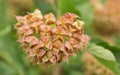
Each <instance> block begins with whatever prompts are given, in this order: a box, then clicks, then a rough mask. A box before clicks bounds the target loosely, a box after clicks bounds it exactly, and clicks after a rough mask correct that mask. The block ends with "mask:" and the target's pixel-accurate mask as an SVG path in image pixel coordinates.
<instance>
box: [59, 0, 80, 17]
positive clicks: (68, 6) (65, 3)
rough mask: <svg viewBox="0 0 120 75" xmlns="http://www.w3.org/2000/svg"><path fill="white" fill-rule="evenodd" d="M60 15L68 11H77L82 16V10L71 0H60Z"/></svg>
mask: <svg viewBox="0 0 120 75" xmlns="http://www.w3.org/2000/svg"><path fill="white" fill-rule="evenodd" d="M58 9H59V10H58V15H59V16H61V15H63V14H64V13H66V12H71V13H75V14H77V15H78V16H80V12H79V11H78V10H77V9H76V8H75V6H74V5H73V4H72V2H71V1H70V0H59V5H58Z"/></svg>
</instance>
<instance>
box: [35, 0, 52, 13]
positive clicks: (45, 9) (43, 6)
mask: <svg viewBox="0 0 120 75" xmlns="http://www.w3.org/2000/svg"><path fill="white" fill-rule="evenodd" d="M34 3H35V6H36V8H39V9H40V10H41V12H42V13H44V14H46V13H49V12H53V10H52V8H51V5H50V3H48V2H45V0H34Z"/></svg>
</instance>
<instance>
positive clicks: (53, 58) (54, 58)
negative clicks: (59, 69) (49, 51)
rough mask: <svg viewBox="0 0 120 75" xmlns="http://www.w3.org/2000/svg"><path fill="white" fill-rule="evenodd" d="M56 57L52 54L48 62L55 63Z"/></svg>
mask: <svg viewBox="0 0 120 75" xmlns="http://www.w3.org/2000/svg"><path fill="white" fill-rule="evenodd" d="M56 60H57V59H56V57H55V56H53V57H52V58H51V59H50V62H51V63H52V64H55V63H56Z"/></svg>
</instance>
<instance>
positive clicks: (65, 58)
mask: <svg viewBox="0 0 120 75" xmlns="http://www.w3.org/2000/svg"><path fill="white" fill-rule="evenodd" d="M63 61H65V62H67V63H69V60H68V55H63Z"/></svg>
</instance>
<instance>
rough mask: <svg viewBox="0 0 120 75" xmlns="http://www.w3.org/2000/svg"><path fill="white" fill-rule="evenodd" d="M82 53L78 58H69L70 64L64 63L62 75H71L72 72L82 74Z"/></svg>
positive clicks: (77, 55) (78, 54)
mask: <svg viewBox="0 0 120 75" xmlns="http://www.w3.org/2000/svg"><path fill="white" fill-rule="evenodd" d="M82 67H83V63H82V52H78V53H77V54H76V56H74V57H70V58H69V64H68V63H65V62H63V63H62V71H63V72H62V75H66V74H68V75H70V74H71V71H76V72H77V74H78V73H79V74H80V73H81V72H82Z"/></svg>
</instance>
